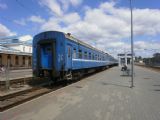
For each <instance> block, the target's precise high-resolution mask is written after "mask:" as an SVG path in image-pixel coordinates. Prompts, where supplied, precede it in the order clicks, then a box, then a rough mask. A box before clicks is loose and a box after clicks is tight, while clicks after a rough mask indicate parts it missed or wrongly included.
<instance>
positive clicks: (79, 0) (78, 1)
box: [70, 0, 83, 6]
mask: <svg viewBox="0 0 160 120" xmlns="http://www.w3.org/2000/svg"><path fill="white" fill-rule="evenodd" d="M70 2H71V4H72V5H73V6H78V5H80V4H82V2H83V0H70Z"/></svg>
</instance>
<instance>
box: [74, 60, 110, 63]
mask: <svg viewBox="0 0 160 120" xmlns="http://www.w3.org/2000/svg"><path fill="white" fill-rule="evenodd" d="M72 60H73V61H85V62H103V63H106V62H111V61H98V60H86V59H72Z"/></svg>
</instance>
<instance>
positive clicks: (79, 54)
mask: <svg viewBox="0 0 160 120" xmlns="http://www.w3.org/2000/svg"><path fill="white" fill-rule="evenodd" d="M78 58H80V59H81V58H82V50H79V51H78Z"/></svg>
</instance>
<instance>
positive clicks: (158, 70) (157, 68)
mask: <svg viewBox="0 0 160 120" xmlns="http://www.w3.org/2000/svg"><path fill="white" fill-rule="evenodd" d="M135 65H137V66H140V67H144V68H147V69H150V70H154V71H156V72H160V67H153V66H146V65H141V64H135Z"/></svg>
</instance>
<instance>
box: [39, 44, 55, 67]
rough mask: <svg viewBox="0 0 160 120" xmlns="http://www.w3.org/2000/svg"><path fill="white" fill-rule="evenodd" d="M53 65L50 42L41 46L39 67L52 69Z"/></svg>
mask: <svg viewBox="0 0 160 120" xmlns="http://www.w3.org/2000/svg"><path fill="white" fill-rule="evenodd" d="M52 66H53V51H52V44H45V45H43V46H41V67H42V68H43V69H52Z"/></svg>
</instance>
